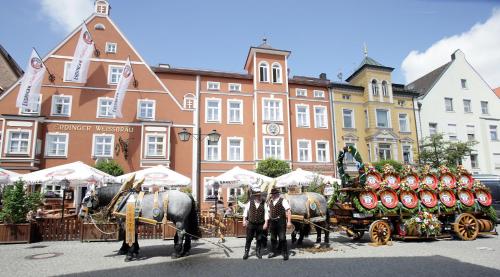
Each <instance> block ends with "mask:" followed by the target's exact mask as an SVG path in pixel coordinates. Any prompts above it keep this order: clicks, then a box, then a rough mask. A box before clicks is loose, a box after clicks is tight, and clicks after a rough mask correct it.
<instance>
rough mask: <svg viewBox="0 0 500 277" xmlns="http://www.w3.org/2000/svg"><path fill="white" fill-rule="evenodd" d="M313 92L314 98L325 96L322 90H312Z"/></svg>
mask: <svg viewBox="0 0 500 277" xmlns="http://www.w3.org/2000/svg"><path fill="white" fill-rule="evenodd" d="M313 94H314V98H325V92H324V91H322V90H314V91H313Z"/></svg>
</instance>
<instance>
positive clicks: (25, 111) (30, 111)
mask: <svg viewBox="0 0 500 277" xmlns="http://www.w3.org/2000/svg"><path fill="white" fill-rule="evenodd" d="M41 104H42V95H41V94H39V95H38V104H36V106H35V107H33V109H27V108H21V114H25V115H39V114H40V105H41Z"/></svg>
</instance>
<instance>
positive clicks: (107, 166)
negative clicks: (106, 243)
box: [94, 160, 124, 176]
mask: <svg viewBox="0 0 500 277" xmlns="http://www.w3.org/2000/svg"><path fill="white" fill-rule="evenodd" d="M94 167H95V168H97V169H99V170H100V171H103V172H106V173H108V174H109V175H112V176H120V175H123V173H124V171H123V168H122V167H121V166H120V165H119V164H118V163H117V162H116V161H114V160H102V161H98V162H97V163H96V165H95V166H94Z"/></svg>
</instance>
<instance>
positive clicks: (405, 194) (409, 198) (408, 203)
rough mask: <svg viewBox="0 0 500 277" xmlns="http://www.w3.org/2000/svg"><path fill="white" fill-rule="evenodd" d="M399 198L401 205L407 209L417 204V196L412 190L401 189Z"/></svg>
mask: <svg viewBox="0 0 500 277" xmlns="http://www.w3.org/2000/svg"><path fill="white" fill-rule="evenodd" d="M399 199H400V201H401V203H402V204H403V206H405V207H406V208H408V209H413V208H416V207H417V205H418V197H417V194H416V193H415V192H414V191H401V193H400V194H399Z"/></svg>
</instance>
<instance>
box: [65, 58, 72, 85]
mask: <svg viewBox="0 0 500 277" xmlns="http://www.w3.org/2000/svg"><path fill="white" fill-rule="evenodd" d="M70 68H71V62H70V61H67V62H64V82H72V80H73V78H71V76H69V69H70Z"/></svg>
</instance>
